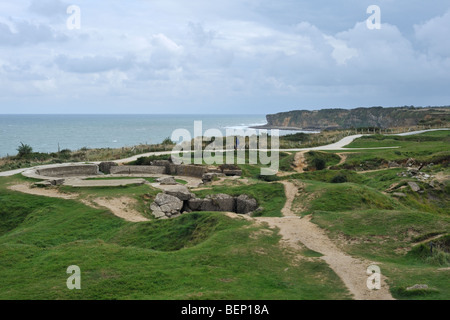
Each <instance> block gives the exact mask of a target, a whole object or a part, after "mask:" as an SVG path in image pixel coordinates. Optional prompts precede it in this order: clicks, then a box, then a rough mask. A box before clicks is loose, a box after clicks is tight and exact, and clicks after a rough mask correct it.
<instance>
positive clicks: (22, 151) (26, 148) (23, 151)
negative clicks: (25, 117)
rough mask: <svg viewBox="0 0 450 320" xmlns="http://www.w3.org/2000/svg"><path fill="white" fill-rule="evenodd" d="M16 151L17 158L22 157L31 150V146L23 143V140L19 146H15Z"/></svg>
mask: <svg viewBox="0 0 450 320" xmlns="http://www.w3.org/2000/svg"><path fill="white" fill-rule="evenodd" d="M17 151H18V152H19V153H18V154H17V156H18V157H19V158H23V157H25V156H27V155H29V154H31V153H32V152H33V148H32V147H31V146H29V145H28V144H24V143H23V142H21V143H20V146H19V147H18V148H17Z"/></svg>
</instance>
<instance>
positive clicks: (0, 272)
mask: <svg viewBox="0 0 450 320" xmlns="http://www.w3.org/2000/svg"><path fill="white" fill-rule="evenodd" d="M449 139H450V132H448V131H439V132H430V133H426V134H421V135H417V136H406V137H397V136H381V135H376V136H372V137H363V138H362V139H358V140H355V141H354V142H353V143H352V144H351V145H350V147H352V148H354V150H349V151H346V153H347V159H346V161H345V162H344V163H342V164H341V165H339V166H337V164H338V163H339V161H340V158H339V157H338V156H337V155H335V154H334V153H333V152H320V153H313V154H310V155H308V156H307V157H308V158H307V160H308V162H309V161H310V160H311V161H312V159H313V158H314V157H321V158H323V159H325V164H326V168H325V169H323V170H317V169H316V168H311V170H310V171H307V172H304V173H295V172H294V171H293V170H292V168H291V164H292V161H293V159H294V156H295V153H291V154H289V153H281V154H280V164H281V166H282V168H283V171H291V172H292V175H288V176H283V177H272V178H268V177H262V176H260V169H261V166H260V165H249V164H246V165H240V167H241V169H242V170H243V175H244V177H243V179H237V180H230V181H228V182H226V183H223V184H222V185H213V186H210V187H206V188H203V189H202V190H197V191H195V194H196V195H197V196H198V197H204V196H206V195H208V194H216V193H227V194H230V195H240V194H247V195H249V196H251V197H254V198H255V199H256V200H257V201H258V204H259V205H260V206H261V207H262V210H261V211H259V212H258V213H257V214H258V215H261V216H266V217H279V216H281V209H282V207H283V206H284V204H285V202H286V196H285V194H284V187H283V185H282V184H281V183H279V182H277V180H281V179H285V180H290V181H291V182H293V183H295V184H297V185H298V186H299V188H300V189H299V192H298V194H297V196H296V198H295V200H294V202H293V205H292V209H293V210H294V211H295V212H296V213H297V214H298V215H300V216H305V215H311V216H312V222H314V223H316V224H317V225H319V226H320V227H321V228H323V229H325V231H326V232H327V234H328V235H329V237H330V238H331V239H332V240H333V241H334V242H335V243H336V244H337V245H338V247H339V248H340V249H341V250H343V251H345V252H347V253H349V254H350V255H352V256H354V257H361V258H365V259H367V260H371V261H377V262H379V263H380V264H379V265H380V268H381V272H382V274H383V275H385V276H387V277H388V284H389V285H390V289H391V293H392V295H393V296H394V297H395V298H397V299H443V300H448V299H449V298H450V284H449V281H448V279H449V272H450V271H449V267H450V253H449V242H450V241H449V236H448V234H449V230H450V215H449V200H450V199H449V194H450V189H449V188H450V187H449V181H448V178H445V177H446V175H448V174H449V173H450V170H449V167H448V163H449V162H448V152H449V150H448V145H449V142H450V140H449ZM383 146H396V147H398V148H395V149H384V150H383V149H380V150H362V149H361V148H362V147H383ZM411 158H413V159H415V161H416V163H418V164H420V163H424V164H425V166H423V168H422V169H421V171H422V172H425V173H427V174H429V175H433V176H435V178H432V180H433V179H434V180H436V181H437V182H436V183H435V184H434V186H431V185H430V183H429V182H430V181H427V182H426V181H418V180H417V179H416V178H414V177H412V176H403V175H402V173H403V172H405V171H406V168H404V167H403V168H389V166H388V165H387V164H388V162H389V161H396V162H397V163H399V164H403V163H404V162H405V161H408V160H409V159H411ZM374 170H375V171H374ZM269 177H271V176H269ZM438 177H440V178H439V179H438ZM271 179H272V180H273V181H270V180H271ZM25 182H32V180H31V179H27V178H24V177H22V176H20V175H16V176H13V177H0V204H1V205H0V279H1V280H0V299H244V300H245V299H269V300H271V299H279V300H285V299H349V298H350V296H349V293H348V291H347V289H346V288H345V287H344V285H343V283H342V281H341V280H340V279H339V278H338V277H337V275H336V274H335V273H334V272H333V271H332V270H331V269H330V268H329V266H328V265H327V264H326V263H325V262H324V261H323V260H321V259H320V257H321V254H320V253H319V252H315V251H312V250H309V249H307V248H306V247H305V248H304V249H303V250H301V251H300V252H297V253H296V252H293V250H291V249H287V248H286V247H284V246H280V235H279V234H278V231H277V230H273V229H269V228H267V227H266V226H264V225H256V224H252V223H250V222H248V221H246V220H245V219H232V218H229V217H228V216H226V215H224V214H222V213H214V212H193V213H189V214H183V215H181V216H180V217H178V218H175V219H169V220H155V219H153V218H152V214H151V212H150V209H149V205H150V203H151V202H152V201H153V199H154V197H155V196H156V194H157V193H159V192H160V191H159V190H157V189H154V188H152V187H150V186H149V185H132V186H125V187H96V188H73V187H67V186H61V187H59V191H60V192H63V193H71V194H73V193H76V194H78V198H77V199H73V200H64V199H57V198H49V197H42V196H34V195H29V194H24V193H19V192H14V191H11V190H9V189H8V188H7V187H8V186H9V185H12V184H23V183H25ZM152 182H153V180H152ZM408 182H416V183H417V184H418V185H419V186H420V188H421V190H420V191H421V192H413V191H412V190H411V188H410V187H409V186H408ZM394 192H397V193H401V194H402V196H401V197H399V196H395V195H394ZM119 196H126V197H131V198H133V199H136V200H137V203H138V206H137V208H136V209H137V210H138V211H139V212H141V213H142V215H144V216H146V217H148V218H151V220H150V221H148V222H140V223H132V222H127V221H125V220H122V219H120V218H118V217H116V216H114V215H113V214H112V213H111V212H109V211H108V210H107V209H96V208H92V207H90V206H87V205H85V204H83V203H82V202H81V201H80V200H89V199H92V198H95V197H106V198H114V197H119ZM430 241H433V243H434V249H433V252H432V253H431V251H430V247H429V245H430V244H429V242H430ZM298 254H300V256H301V257H304V259H303V258H302V259H299V256H298ZM70 265H78V266H79V267H80V268H81V279H82V280H81V286H82V289H81V290H68V289H67V287H66V280H67V278H68V276H69V275H68V274H67V273H66V269H67V267H68V266H70ZM415 284H427V285H428V286H429V289H427V290H412V291H408V290H406V288H407V287H410V286H413V285H415Z"/></svg>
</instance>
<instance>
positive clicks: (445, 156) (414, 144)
mask: <svg viewBox="0 0 450 320" xmlns="http://www.w3.org/2000/svg"><path fill="white" fill-rule="evenodd" d="M449 143H450V130H443V131H433V132H427V133H422V134H418V135H412V136H389V135H388V136H383V135H374V136H367V137H362V138H359V139H356V140H354V141H353V142H352V143H351V144H349V145H347V146H346V148H355V150H352V151H348V152H351V153H350V154H348V158H347V161H346V162H345V164H343V165H342V168H347V169H355V168H356V169H361V170H362V169H364V170H369V169H376V168H379V167H380V166H382V165H387V163H388V161H397V162H406V161H407V160H408V159H409V158H414V159H416V161H417V162H419V163H425V164H429V163H434V164H439V163H442V162H444V163H448V162H449V160H450V150H448V145H449ZM380 147H398V148H395V149H380V150H358V148H380ZM355 151H356V153H355Z"/></svg>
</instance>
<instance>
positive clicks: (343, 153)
mask: <svg viewBox="0 0 450 320" xmlns="http://www.w3.org/2000/svg"><path fill="white" fill-rule="evenodd" d="M336 154H337V155H338V156H339V157H340V158H341V160H339V163H338V164H337V165H336V166H340V165H341V164H343V163H344V162H345V161H347V157H348V154H349V153H345V152H341V153H336Z"/></svg>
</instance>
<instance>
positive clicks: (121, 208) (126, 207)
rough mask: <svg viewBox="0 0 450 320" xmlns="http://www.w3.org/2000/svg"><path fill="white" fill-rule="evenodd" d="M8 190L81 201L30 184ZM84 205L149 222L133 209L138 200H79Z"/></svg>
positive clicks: (75, 197)
mask: <svg viewBox="0 0 450 320" xmlns="http://www.w3.org/2000/svg"><path fill="white" fill-rule="evenodd" d="M8 189H10V190H13V191H19V192H22V193H27V194H32V195H36V196H43V197H50V198H59V199H66V200H69V199H72V200H79V199H78V197H79V195H78V194H77V193H62V192H59V191H58V189H48V188H31V185H30V184H27V183H24V184H17V185H13V186H10V187H8ZM79 201H81V202H82V203H83V204H85V205H87V206H90V207H92V208H96V209H98V207H99V206H101V207H105V208H107V209H109V210H110V211H111V212H112V213H113V214H114V215H115V216H117V217H119V218H122V219H124V220H127V221H130V222H142V221H148V219H147V218H145V217H143V216H142V215H141V214H140V213H139V212H137V211H136V210H134V209H133V208H132V207H133V206H134V205H135V204H136V200H134V199H132V198H128V197H120V198H113V199H106V198H96V199H93V200H92V201H88V200H85V199H84V200H79Z"/></svg>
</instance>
